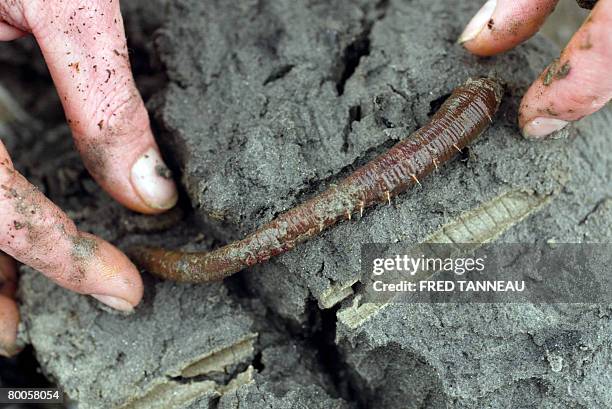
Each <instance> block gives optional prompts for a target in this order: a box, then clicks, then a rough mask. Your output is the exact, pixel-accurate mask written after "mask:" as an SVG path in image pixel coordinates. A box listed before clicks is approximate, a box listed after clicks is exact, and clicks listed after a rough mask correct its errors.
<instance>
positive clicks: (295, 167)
mask: <svg viewBox="0 0 612 409" xmlns="http://www.w3.org/2000/svg"><path fill="white" fill-rule="evenodd" d="M126 3H129V2H126ZM162 3H163V1H161V0H160V1H159V7H150V6H148V5H144V2H142V3H141V2H133V3H130V5H129V6H126V5H124V8H126V20H127V22H128V33H129V37H130V39H131V41H132V44H130V48H132V49H133V54H132V59H133V60H135V61H136V63H135V64H134V69H135V71H136V73H137V82H138V85H139V87H140V89H141V92H143V94H144V96H145V100H149V107H150V109H151V110H152V113H153V114H154V116H155V118H156V123H155V127H156V129H158V132H157V134H158V139H159V141H160V145H161V146H162V149H164V152H165V154H166V156H167V157H168V158H169V162H170V164H171V167H172V168H173V169H172V170H173V171H175V173H177V174H179V175H181V181H182V184H183V187H184V189H185V197H183V199H182V201H181V204H180V207H179V208H178V209H176V210H174V211H172V212H170V213H168V214H165V215H163V216H161V217H159V218H156V219H151V218H148V217H145V216H139V215H135V214H133V213H131V212H129V211H127V210H125V209H122V208H121V207H120V206H119V205H117V204H115V203H112V202H111V201H110V200H109V198H108V197H107V196H106V195H105V194H104V193H103V192H101V191H100V189H99V188H98V187H97V186H96V185H95V184H94V183H93V181H92V180H91V179H90V178H89V176H88V175H87V174H86V172H85V171H84V170H83V166H82V164H81V163H80V160H79V158H78V155H77V154H76V153H75V152H74V150H73V148H72V145H71V141H70V140H69V137H68V130H67V127H66V126H65V125H63V118H62V114H61V110H59V109H58V107H57V105H58V104H57V102H58V101H57V100H56V99H55V98H56V97H54V95H53V92H52V91H50V87H49V83H48V80H46V79H45V78H46V77H45V75H46V74H45V69H44V65H43V64H42V62H41V61H40V60H39V59H33V61H34V63H33V64H31V65H30V68H29V72H28V73H27V74H28V75H29V76H30V77H31V78H32V80H31V81H30V83H29V84H30V85H28V86H29V87H30V86H31V87H33V89H36V90H38V88H40V89H43V90H49V91H44V92H46V93H47V94H48V97H45V98H34V97H31V96H28V95H30V94H29V93H28V92H18V90H19V89H20V88H19V87H20V86H21V85H22V84H23V80H22V78H21V76H22V75H24V74H20V72H19V69H18V67H19V66H20V64H21V65H23V64H25V62H26V61H29V60H30V58H29V57H28V56H29V55H31V53H32V52H31V51H30V49H31V46H30V45H29V44H28V43H27V42H26V43H20V44H18V45H10V46H9V47H19V48H21V49H20V51H19V53H18V54H17V55H19V56H23V58H22V59H21V61H20V60H19V59H17V60H14V59H12V60H7V59H6V58H7V57H4V56H5V55H9V54H8V49H7V48H4V49H3V48H0V60H2V62H3V63H5V62H6V65H7V69H6V70H4V71H3V72H2V74H0V79H1V81H2V83H3V85H6V87H7V88H8V89H9V90H10V91H12V93H13V95H14V96H15V98H17V99H18V103H19V104H20V105H21V106H23V107H25V108H26V110H27V111H28V112H29V113H30V114H31V115H32V116H34V117H35V118H37V120H38V122H40V123H36V122H31V121H26V122H29V123H30V125H28V126H25V125H23V123H21V124H19V123H18V125H19V126H17V125H15V124H12V125H10V126H9V128H8V131H7V135H8V137H7V138H6V141H5V143H6V144H7V148H8V149H9V151H11V153H12V155H13V157H14V159H16V166H17V167H18V168H19V169H20V170H21V171H23V172H24V174H25V175H26V176H27V177H29V178H30V180H32V181H33V182H35V183H36V184H37V185H38V186H40V187H41V188H42V189H43V191H44V192H45V193H46V194H47V195H48V196H49V197H50V198H51V199H52V200H54V201H55V202H56V203H58V204H59V205H60V206H61V207H62V208H63V209H65V210H66V211H68V213H69V215H70V216H71V217H73V218H74V219H75V221H76V222H77V223H78V225H79V227H80V228H81V229H84V230H88V231H90V232H92V233H95V234H98V235H100V236H102V237H104V238H105V239H108V240H111V241H113V242H114V243H116V244H118V245H119V246H127V245H130V244H134V243H143V242H144V243H147V244H156V245H164V246H169V247H180V246H183V247H184V248H186V249H206V248H210V247H213V246H216V245H218V244H219V243H222V242H224V241H226V240H229V239H231V238H236V237H239V236H241V235H243V234H244V233H247V232H249V231H251V230H252V229H253V228H254V227H256V226H258V225H260V224H262V223H264V222H266V221H268V220H270V219H271V218H272V217H274V215H276V214H278V213H279V212H282V211H283V210H286V209H288V208H289V207H291V206H293V205H295V204H296V203H299V202H300V201H302V200H304V199H305V198H308V197H310V196H311V195H313V194H315V193H316V192H318V191H320V190H321V189H323V188H324V187H326V186H327V185H328V184H329V183H333V181H334V180H337V179H338V178H340V177H342V176H343V175H345V174H346V173H347V172H349V171H350V170H351V169H352V168H354V167H355V166H358V165H359V164H361V163H363V162H365V161H367V160H368V159H369V158H371V157H372V156H374V155H375V154H377V153H380V152H382V151H384V150H385V149H387V148H388V147H389V146H391V145H393V144H394V143H395V142H396V141H397V140H399V139H401V138H403V137H404V136H406V135H408V134H410V133H411V132H412V131H413V130H415V129H416V128H418V127H419V126H420V125H421V124H423V123H424V122H425V121H426V120H427V119H428V116H429V115H431V113H432V112H434V111H435V109H436V108H437V106H439V104H440V103H441V101H442V100H443V98H444V97H445V96H446V95H447V94H448V93H449V92H450V91H451V90H452V88H454V87H455V86H456V85H458V84H460V83H462V82H463V81H464V80H465V78H467V77H469V76H480V75H487V74H490V73H494V74H496V75H498V76H500V77H502V78H504V80H505V81H506V82H507V87H508V92H507V95H506V97H505V100H504V103H503V105H502V107H501V109H500V112H499V114H498V115H497V117H496V118H495V123H494V125H493V126H492V128H491V129H490V130H489V131H488V132H487V133H486V135H484V136H483V137H482V138H481V139H480V140H478V141H477V142H476V143H474V144H473V145H472V146H471V149H470V155H469V159H468V160H467V161H460V160H457V161H454V162H452V163H450V164H449V165H448V166H446V167H444V168H443V169H441V170H440V172H439V173H437V174H435V175H433V176H432V177H429V178H427V179H426V180H425V181H424V182H423V188H419V189H412V190H411V191H409V192H407V193H406V194H403V195H401V196H400V197H399V198H397V199H396V200H394V203H393V206H391V207H389V206H380V207H378V208H375V209H373V210H372V211H370V212H368V213H367V214H366V215H364V217H363V220H359V218H357V220H353V221H352V222H350V223H341V224H340V225H338V226H337V227H336V228H334V229H332V230H330V231H328V232H326V233H325V234H323V235H322V236H321V237H320V238H317V239H314V240H312V241H310V242H308V243H306V244H305V245H303V246H300V247H299V248H297V249H296V250H295V251H293V252H291V253H288V254H286V255H284V256H282V257H280V258H278V259H276V260H274V261H273V262H270V263H268V264H266V265H263V266H259V267H257V268H254V269H252V270H250V271H244V272H242V273H240V274H239V275H238V276H236V277H234V278H232V279H230V280H228V281H226V282H225V283H224V284H215V285H212V286H189V285H177V284H173V283H161V282H158V281H156V280H155V279H153V278H151V277H150V276H148V275H145V284H146V293H145V300H144V302H143V304H142V305H141V307H140V308H139V309H138V310H137V312H136V313H135V314H134V315H132V316H127V317H126V316H121V315H116V314H112V313H109V312H108V311H106V310H102V309H100V307H99V306H98V305H97V304H96V303H94V301H93V300H89V299H86V298H84V297H81V296H78V295H74V294H69V293H67V292H66V291H64V290H62V289H59V288H57V287H56V286H55V285H53V284H51V283H49V282H47V281H46V280H44V279H41V278H40V277H38V276H37V275H36V274H35V273H34V272H32V271H29V270H27V269H23V276H22V279H21V293H20V298H21V308H22V313H23V316H24V318H25V319H24V324H23V328H22V337H23V339H25V340H27V341H28V342H31V343H32V344H33V345H34V348H35V350H36V355H37V357H38V359H39V361H40V362H41V366H42V369H43V371H44V372H45V374H47V375H48V376H49V377H50V378H51V379H53V380H55V381H56V382H58V383H59V384H60V385H62V387H64V388H65V389H66V391H67V392H68V393H69V395H70V396H71V397H72V398H73V399H75V400H77V401H78V402H79V404H80V407H83V408H88V407H99V406H100V405H101V403H102V402H104V403H105V404H106V406H111V407H132V408H137V407H150V406H151V404H152V402H156V403H158V404H159V405H160V407H181V408H182V407H185V408H187V407H189V408H233V407H241V408H259V407H274V408H285V407H287V408H288V407H315V408H319V407H320V408H330V407H335V408H348V407H359V408H366V407H376V408H393V407H397V402H398V401H400V402H402V404H404V405H405V406H406V407H414V408H442V407H453V408H480V407H492V408H510V407H521V405H523V406H526V405H528V404H530V403H532V402H537V403H538V404H539V405H541V407H565V406H568V405H574V406H576V407H585V408H587V407H588V408H591V407H594V408H598V407H607V406H610V405H612V396H611V395H610V390H612V387H611V385H610V384H609V379H607V378H606V377H605V374H606V373H609V371H610V370H611V368H610V362H611V359H610V354H611V352H610V351H611V350H612V348H611V343H610V339H609V334H610V333H611V330H612V324H611V321H610V316H611V310H610V308H609V306H587V305H585V306H581V305H579V306H572V307H571V308H570V307H564V306H561V307H551V306H486V307H483V306H469V305H467V306H447V305H440V306H429V305H425V306H418V305H386V306H384V307H383V308H375V309H368V308H367V306H365V307H363V306H362V307H363V308H361V309H360V308H359V307H360V306H359V304H358V301H356V300H355V298H354V297H353V296H352V294H353V287H354V284H355V283H356V280H357V278H358V270H359V264H358V258H357V256H356V255H358V250H359V245H360V244H361V243H367V242H384V241H407V242H410V241H415V240H424V239H427V238H429V237H431V236H432V235H435V234H439V233H440V232H441V231H442V230H441V228H442V226H445V228H446V230H445V234H451V233H449V231H453V232H460V231H462V230H461V226H462V223H457V220H459V217H460V216H465V215H471V219H470V218H467V219H469V220H476V219H478V216H474V215H478V211H479V210H478V209H480V208H481V207H482V206H483V204H486V203H497V202H496V201H498V200H501V199H499V198H500V197H503V198H508V197H510V198H513V199H514V200H515V203H519V205H521V206H523V207H520V206H519V207H520V209H523V210H521V211H520V212H517V213H511V212H510V213H509V214H508V215H507V218H506V219H504V220H505V221H504V223H505V224H504V223H498V224H496V225H495V226H493V227H491V226H487V225H486V224H483V228H482V230H479V231H478V234H479V236H478V237H481V238H482V239H483V240H484V239H489V238H490V239H493V238H497V239H498V240H502V241H507V242H535V241H546V240H557V241H559V242H563V241H594V242H597V241H599V242H609V241H610V240H611V239H612V232H611V227H610V226H611V223H610V221H611V220H612V210H611V209H612V204H611V203H612V202H611V198H610V197H611V196H610V195H611V192H612V187H611V185H610V178H609V175H610V174H612V172H611V170H612V158H610V153H609V152H610V147H609V144H610V140H609V136H608V135H609V129H610V126H611V125H612V113H611V112H610V110H607V111H606V112H601V113H599V114H597V115H595V116H594V117H592V118H588V119H585V120H583V121H581V122H580V123H579V124H577V125H576V126H575V127H574V129H573V130H572V132H571V135H570V140H557V141H551V142H547V143H544V144H536V143H531V142H527V141H525V140H523V139H522V138H521V137H520V136H519V134H518V132H517V130H516V127H515V123H516V110H517V107H518V102H519V100H520V95H521V94H522V93H523V92H524V90H525V89H526V87H527V86H528V85H529V83H530V79H532V78H535V76H536V75H537V74H538V73H539V72H540V70H542V69H543V68H544V67H545V66H546V65H547V63H548V62H549V61H550V60H551V59H552V57H553V55H554V52H553V51H551V49H550V44H549V43H547V42H546V40H544V39H543V38H540V37H536V38H534V39H533V40H531V41H530V42H528V43H527V44H525V45H523V46H521V47H519V48H518V49H517V50H515V51H512V52H510V53H507V54H505V55H503V56H500V57H497V58H490V59H477V58H474V57H472V56H469V55H468V54H467V53H465V52H464V51H463V50H462V49H461V48H460V47H458V46H456V45H455V44H454V41H455V39H456V37H457V36H458V35H459V33H460V31H461V29H462V24H463V23H464V22H465V21H467V20H468V19H469V16H470V15H471V14H472V13H473V12H474V11H475V10H476V9H477V8H478V7H479V4H478V3H479V2H476V1H471V2H464V3H462V4H461V5H458V6H456V7H454V8H452V9H449V7H448V4H447V2H444V1H442V0H436V1H429V2H409V1H382V2H380V3H378V4H374V3H372V2H368V1H348V0H343V1H339V2H332V3H333V4H327V2H308V3H307V2H301V1H300V2H295V1H281V0H276V1H252V2H250V1H248V2H240V4H239V5H238V6H229V5H227V4H224V3H221V2H200V1H196V0H181V1H177V2H173V5H172V6H171V7H169V9H168V10H167V12H165V10H164V7H162ZM145 9H146V10H149V9H153V10H154V11H147V12H144V10H145ZM162 20H163V27H162V29H161V30H160V31H159V32H158V34H156V35H155V36H152V32H153V31H154V30H155V29H156V28H157V27H158V26H159V24H162ZM154 45H155V46H154ZM3 47H4V45H3ZM154 49H155V50H156V51H155V52H154ZM20 58H21V57H20ZM162 63H163V65H162ZM166 75H167V81H168V82H167V84H166V83H165V81H166V80H165V76H166ZM162 85H163V86H162ZM22 122H23V121H22ZM11 135H12V136H11ZM41 135H42V136H41ZM3 140H5V139H4V138H3ZM517 164H518V165H517ZM521 200H522V202H521ZM517 206H518V205H517ZM192 208H193V209H195V210H192ZM462 220H466V218H464V219H462ZM521 220H522V221H521ZM500 226H501V227H500ZM452 234H460V233H452ZM347 238H348V239H347ZM50 300H52V302H50ZM101 374H104V375H101Z"/></svg>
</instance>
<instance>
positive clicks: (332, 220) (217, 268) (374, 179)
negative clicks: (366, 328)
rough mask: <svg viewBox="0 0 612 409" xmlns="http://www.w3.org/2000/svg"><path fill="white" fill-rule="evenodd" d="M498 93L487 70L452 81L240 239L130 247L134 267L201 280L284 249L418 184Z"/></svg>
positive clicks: (482, 123) (479, 123) (483, 123)
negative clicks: (387, 144) (362, 157)
mask: <svg viewBox="0 0 612 409" xmlns="http://www.w3.org/2000/svg"><path fill="white" fill-rule="evenodd" d="M502 94H503V87H502V85H501V84H500V83H499V82H498V81H496V80H494V79H490V78H480V79H477V80H468V81H467V82H466V83H465V84H463V85H461V86H459V87H458V88H456V89H455V90H454V91H453V93H452V95H451V96H450V97H449V98H448V99H447V100H446V101H445V102H444V104H443V105H442V106H441V107H440V109H439V110H438V112H436V114H435V115H434V116H433V117H432V118H431V119H430V120H429V122H428V123H427V124H426V125H425V126H423V127H422V128H420V129H418V130H417V131H415V132H414V133H413V134H412V135H410V136H409V137H407V138H404V139H403V140H401V141H400V142H398V143H397V144H396V145H395V146H394V147H392V148H391V149H390V150H388V151H387V152H386V153H384V154H382V155H380V156H378V157H377V158H375V159H374V160H372V161H371V162H369V163H367V164H365V165H364V166H362V167H360V168H358V169H357V170H355V171H354V172H353V173H351V174H350V175H349V176H347V177H346V178H345V179H343V180H342V181H340V182H339V183H338V184H336V185H333V186H331V187H329V188H328V189H327V190H325V191H323V192H322V193H320V194H318V195H316V196H315V197H313V198H311V199H309V200H307V201H305V202H304V203H302V204H300V205H298V206H296V207H294V208H292V209H291V210H288V211H287V212H285V213H283V214H281V215H279V216H278V217H277V218H275V219H274V220H272V221H270V222H269V223H267V224H265V225H263V226H262V227H260V228H259V229H258V230H256V231H255V232H254V233H251V234H250V235H248V236H246V237H245V238H244V239H242V240H238V241H235V242H233V243H230V244H228V245H226V246H224V247H221V248H218V249H216V250H213V251H211V252H193V253H189V252H181V251H173V250H165V249H161V248H150V247H136V248H132V249H131V251H129V254H130V256H131V257H132V259H133V260H134V261H135V262H136V263H137V264H138V265H139V266H140V267H142V268H144V269H146V270H147V271H149V272H151V273H153V274H155V275H157V276H159V277H161V278H164V279H169V280H174V281H182V282H192V283H203V282H209V281H215V280H221V279H223V278H225V277H228V276H230V275H232V274H233V273H236V272H238V271H240V270H242V269H244V268H246V267H250V266H252V265H254V264H257V263H261V262H264V261H267V260H269V259H270V258H271V257H274V256H276V255H278V254H281V253H284V252H286V251H288V250H291V249H292V248H294V247H295V246H296V244H298V243H300V242H303V241H305V240H307V239H309V238H311V237H313V236H316V235H317V234H319V233H320V232H321V231H322V230H323V229H325V228H327V227H330V226H332V225H334V224H336V223H337V222H338V221H340V220H342V219H349V220H350V219H351V216H352V215H353V214H354V213H359V214H360V215H363V211H364V209H366V208H368V207H370V206H373V205H375V204H376V203H379V202H383V203H389V204H391V198H392V197H394V196H396V195H398V194H399V193H401V192H403V191H405V190H406V189H408V187H410V186H412V185H415V184H418V185H420V179H423V177H425V176H426V175H428V174H429V173H431V172H432V171H433V170H434V169H437V168H438V166H440V165H441V164H443V163H445V162H447V161H448V160H450V159H451V158H453V157H454V156H455V155H457V154H459V153H460V152H461V150H462V149H463V148H464V147H465V146H466V145H467V144H468V143H470V142H471V141H472V140H474V139H475V138H476V137H477V136H479V135H480V134H481V133H483V131H484V130H485V129H486V128H487V127H488V126H489V124H490V123H491V122H492V118H493V116H494V115H495V113H496V112H497V109H498V107H499V104H500V102H501V98H502Z"/></svg>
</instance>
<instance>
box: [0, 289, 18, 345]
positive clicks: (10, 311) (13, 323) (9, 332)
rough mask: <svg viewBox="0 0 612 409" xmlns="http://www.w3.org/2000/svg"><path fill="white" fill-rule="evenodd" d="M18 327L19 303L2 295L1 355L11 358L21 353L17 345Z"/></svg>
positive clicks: (0, 310) (0, 300)
mask: <svg viewBox="0 0 612 409" xmlns="http://www.w3.org/2000/svg"><path fill="white" fill-rule="evenodd" d="M18 325H19V309H18V308H17V303H16V302H15V300H13V299H11V298H9V297H7V296H4V295H0V355H2V356H4V357H11V356H14V355H16V354H17V353H18V352H19V351H20V348H19V347H18V345H17V328H18Z"/></svg>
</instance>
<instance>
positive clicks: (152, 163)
mask: <svg viewBox="0 0 612 409" xmlns="http://www.w3.org/2000/svg"><path fill="white" fill-rule="evenodd" d="M131 177H132V185H133V186H134V188H135V189H136V191H137V192H138V194H139V195H140V197H141V198H142V200H143V201H144V202H145V203H146V204H147V205H148V206H150V207H152V208H154V209H163V210H166V209H170V208H172V207H173V206H174V205H175V204H176V201H177V198H178V194H177V191H176V185H175V184H174V181H173V180H172V172H170V169H168V167H167V166H166V164H165V163H164V161H163V160H162V158H161V156H160V155H159V153H158V152H157V150H155V149H153V148H150V149H149V150H147V151H146V152H145V153H144V154H142V156H140V158H138V160H137V161H136V163H134V165H133V166H132V175H131Z"/></svg>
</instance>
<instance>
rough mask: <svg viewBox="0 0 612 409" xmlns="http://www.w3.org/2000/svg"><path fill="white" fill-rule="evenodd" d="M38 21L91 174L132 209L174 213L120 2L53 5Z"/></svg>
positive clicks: (172, 191)
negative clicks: (136, 79)
mask: <svg viewBox="0 0 612 409" xmlns="http://www.w3.org/2000/svg"><path fill="white" fill-rule="evenodd" d="M66 3H68V4H66ZM41 9H45V10H41ZM36 13H37V14H36ZM32 14H36V15H37V17H30V19H31V20H32V21H33V22H34V23H31V24H30V28H31V30H32V33H33V34H34V36H35V37H36V39H37V41H38V43H39V45H40V48H41V50H42V53H43V55H44V57H45V60H46V62H47V65H48V67H49V71H50V72H51V75H52V77H53V80H54V82H55V85H56V87H57V90H58V93H59V95H60V98H61V101H62V104H63V106H64V110H65V112H66V116H67V118H68V122H69V124H70V127H71V129H72V132H73V135H74V138H75V143H76V146H77V148H78V150H79V152H80V153H81V155H82V157H83V160H84V162H85V165H86V167H87V169H88V170H89V172H90V173H91V174H92V175H93V177H94V178H95V179H96V181H97V182H98V183H99V184H100V185H101V186H102V187H103V188H104V189H105V190H106V191H108V192H109V193H110V194H111V195H112V196H113V197H114V198H115V199H116V200H118V201H119V202H120V203H122V204H124V205H125V206H127V207H129V208H131V209H133V210H136V211H140V212H143V213H159V212H161V211H164V210H167V209H169V208H171V207H173V206H174V205H175V204H176V200H177V191H176V186H175V184H174V182H173V180H172V177H171V174H170V171H169V170H168V168H167V167H166V165H165V164H164V162H163V160H162V158H161V155H160V153H159V149H158V147H157V144H156V143H155V140H154V138H153V134H152V132H151V127H150V123H149V117H148V114H147V111H146V109H145V107H144V103H143V101H142V98H141V96H140V94H139V93H138V90H137V89H136V86H135V84H134V78H133V76H132V73H131V68H130V62H129V58H128V51H127V45H126V39H125V32H124V28H123V20H122V18H121V13H120V10H119V2H118V1H113V0H111V1H108V0H105V1H71V2H65V1H64V2H55V3H51V4H49V2H47V4H46V5H45V7H44V8H40V7H38V8H37V9H36V10H35V11H33V12H32Z"/></svg>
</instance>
